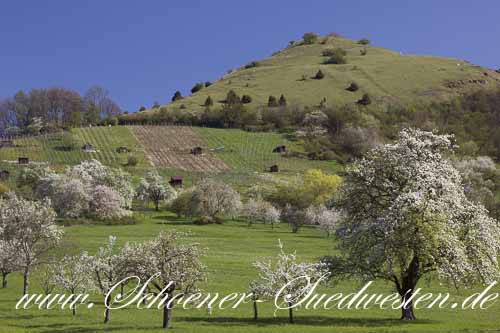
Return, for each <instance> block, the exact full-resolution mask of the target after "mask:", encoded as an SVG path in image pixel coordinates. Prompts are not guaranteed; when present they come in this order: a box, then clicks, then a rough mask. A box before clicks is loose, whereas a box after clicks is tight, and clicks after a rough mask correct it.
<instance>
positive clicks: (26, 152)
mask: <svg viewBox="0 0 500 333" xmlns="http://www.w3.org/2000/svg"><path fill="white" fill-rule="evenodd" d="M70 135H71V136H72V138H73V140H74V141H75V148H74V149H72V150H66V149H63V142H62V137H63V134H62V133H56V134H50V135H41V136H33V137H22V138H18V139H15V140H13V143H14V147H9V148H0V162H2V163H4V164H15V163H17V160H18V158H19V157H28V158H29V159H30V161H33V162H47V163H49V164H52V165H72V164H78V163H80V161H82V160H88V159H93V158H95V159H97V160H99V161H101V162H102V163H104V164H107V165H113V166H119V165H123V164H125V163H126V162H127V156H128V155H129V154H120V153H117V152H116V148H118V147H120V146H126V147H127V148H129V149H130V150H131V153H130V154H133V155H134V156H136V157H137V158H138V161H139V164H138V165H139V166H145V162H146V159H145V156H144V152H143V149H142V147H141V146H140V145H139V143H138V142H137V141H136V139H135V137H134V136H133V135H132V133H131V132H130V130H129V129H128V128H126V127H120V126H115V127H94V128H76V129H73V130H72V131H71V133H70ZM85 143H88V144H91V145H92V146H94V147H95V152H85V151H83V150H82V149H81V146H82V145H83V144H85Z"/></svg>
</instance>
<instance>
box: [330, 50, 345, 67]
mask: <svg viewBox="0 0 500 333" xmlns="http://www.w3.org/2000/svg"><path fill="white" fill-rule="evenodd" d="M346 54H347V53H346V51H345V50H344V49H341V48H337V49H335V50H333V51H332V54H331V56H330V58H328V59H327V60H326V61H325V64H336V65H341V64H345V63H347V60H346V58H345V56H346Z"/></svg>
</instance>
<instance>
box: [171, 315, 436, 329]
mask: <svg viewBox="0 0 500 333" xmlns="http://www.w3.org/2000/svg"><path fill="white" fill-rule="evenodd" d="M294 319H295V323H294V324H290V325H299V326H344V327H345V326H363V327H364V326H367V327H384V326H407V325H412V324H435V323H437V321H434V320H427V319H421V320H419V319H417V320H415V321H403V320H400V319H394V318H389V319H388V318H335V317H326V316H324V317H323V316H307V317H301V316H296V317H295V318H294ZM179 320H182V321H186V322H200V323H203V322H205V323H207V324H218V325H228V326H231V325H241V326H247V325H258V326H281V325H283V324H289V322H288V318H286V317H280V318H274V317H272V318H270V317H266V318H262V319H259V320H257V321H256V320H254V319H253V318H235V317H213V318H212V317H208V318H207V317H185V318H182V319H179Z"/></svg>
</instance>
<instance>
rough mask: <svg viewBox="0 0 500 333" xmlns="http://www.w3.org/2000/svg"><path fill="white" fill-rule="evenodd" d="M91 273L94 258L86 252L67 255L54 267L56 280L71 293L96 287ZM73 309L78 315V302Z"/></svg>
mask: <svg viewBox="0 0 500 333" xmlns="http://www.w3.org/2000/svg"><path fill="white" fill-rule="evenodd" d="M91 273H92V258H91V257H90V256H89V255H88V254H87V253H86V252H83V253H81V254H79V255H72V256H69V255H66V256H64V257H63V258H62V259H61V260H60V261H59V262H58V263H57V264H56V265H55V267H54V282H55V284H56V285H57V286H58V287H59V288H61V289H62V290H64V291H66V292H68V293H70V295H76V294H83V293H86V292H87V291H90V290H92V289H94V284H93V279H92V275H91ZM71 310H72V312H73V315H76V304H75V305H73V306H72V307H71Z"/></svg>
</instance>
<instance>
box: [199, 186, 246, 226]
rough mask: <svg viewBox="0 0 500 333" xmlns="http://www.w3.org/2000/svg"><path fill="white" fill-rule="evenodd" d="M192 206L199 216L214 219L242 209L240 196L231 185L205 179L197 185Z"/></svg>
mask: <svg viewBox="0 0 500 333" xmlns="http://www.w3.org/2000/svg"><path fill="white" fill-rule="evenodd" d="M191 204H192V205H193V207H194V209H193V210H194V211H196V212H197V214H198V215H205V216H209V217H210V218H214V217H215V216H217V215H219V214H232V213H235V212H237V211H238V210H239V209H240V207H241V200H240V195H239V193H238V192H236V191H235V190H234V189H233V188H231V187H230V186H229V185H226V184H224V183H221V182H217V181H215V180H212V179H205V180H204V181H202V182H201V183H199V184H197V185H196V188H195V189H194V191H193V196H192V200H191Z"/></svg>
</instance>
